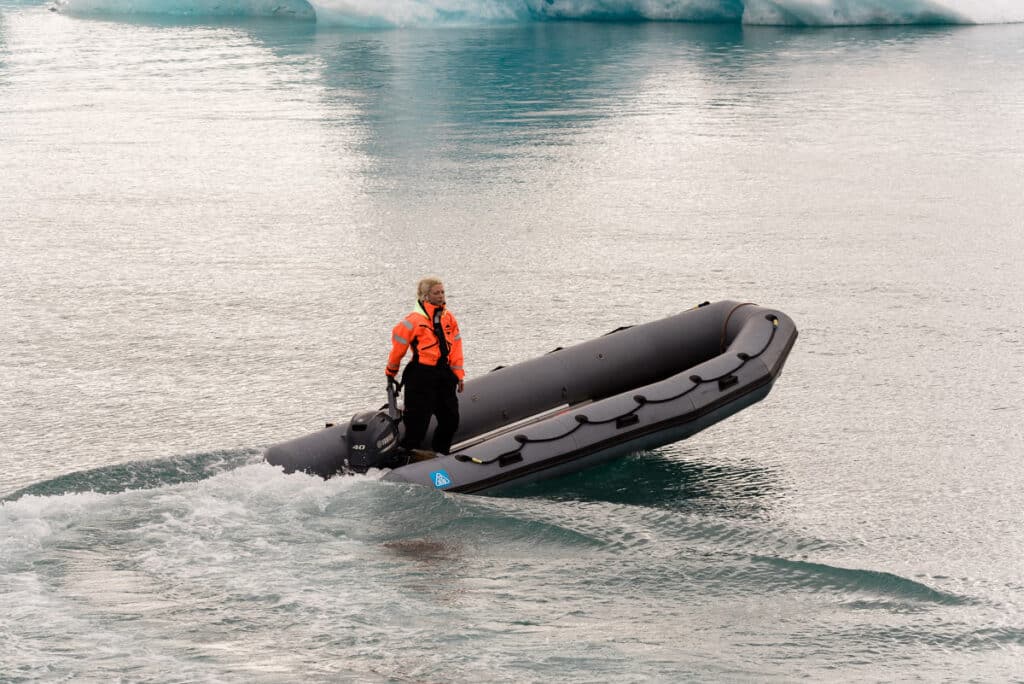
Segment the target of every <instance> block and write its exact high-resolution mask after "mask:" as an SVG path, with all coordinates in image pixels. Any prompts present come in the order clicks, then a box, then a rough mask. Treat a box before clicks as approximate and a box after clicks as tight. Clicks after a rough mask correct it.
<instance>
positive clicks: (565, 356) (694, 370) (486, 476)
mask: <svg viewBox="0 0 1024 684" xmlns="http://www.w3.org/2000/svg"><path fill="white" fill-rule="evenodd" d="M796 337H797V329H796V326H795V325H794V324H793V321H792V320H790V318H789V317H788V316H786V315H785V314H783V313H781V312H780V311H778V310H776V309H770V308H765V307H761V306H758V305H755V304H749V303H741V302H735V301H721V302H716V303H714V304H710V303H707V302H705V303H704V304H701V305H700V306H698V307H695V308H693V309H690V310H688V311H684V312H682V313H680V314H676V315H674V316H670V317H668V318H664V319H662V320H659V321H654V322H651V323H645V324H643V325H637V326H631V327H624V328H618V329H616V330H613V331H611V332H610V333H608V334H606V335H604V336H602V337H599V338H597V339H595V340H591V341H589V342H584V343H582V344H578V345H575V346H572V347H568V348H564V349H563V348H561V347H559V348H556V349H554V350H552V351H550V352H548V353H547V354H545V355H543V356H540V357H538V358H535V359H531V360H529V361H524V362H522V363H518V364H515V365H512V366H507V367H500V366H499V367H498V368H495V369H494V370H493V371H491V372H490V373H487V374H485V375H483V376H480V377H477V378H474V379H472V380H469V381H467V382H466V384H465V391H464V392H463V393H462V394H460V395H459V411H460V415H461V418H460V423H459V431H458V432H457V433H456V435H455V442H454V445H453V447H452V453H451V454H450V455H447V456H439V457H437V458H433V459H430V460H426V461H419V462H411V463H409V462H407V459H408V456H407V455H406V456H400V455H399V456H396V455H395V454H397V450H393V447H394V443H395V442H397V439H398V438H399V435H398V432H397V431H398V430H400V429H401V426H400V424H399V425H392V424H391V423H390V422H389V421H390V419H389V418H388V417H387V411H386V410H385V409H381V410H378V411H367V412H364V413H359V414H356V416H354V417H353V419H352V420H350V421H349V422H348V423H345V424H341V425H328V426H327V427H326V428H325V429H323V430H320V431H319V432H316V433H313V434H311V435H307V436H305V437H300V438H298V439H293V440H290V441H288V442H283V443H281V444H277V445H274V446H272V447H270V448H269V449H268V450H267V453H266V460H267V461H268V462H269V463H271V464H273V465H279V466H282V467H283V468H284V470H285V471H286V472H292V471H296V470H301V471H305V472H309V473H315V474H318V475H321V476H323V477H330V476H332V475H335V474H338V473H341V472H346V471H350V470H360V469H365V466H366V464H367V463H369V462H370V461H367V460H366V459H365V458H364V454H370V453H374V452H375V451H381V452H388V453H389V454H390V455H389V456H387V459H391V460H387V459H385V460H384V461H382V462H383V463H387V464H388V465H391V466H392V467H391V469H390V470H389V471H388V472H387V473H386V474H385V475H384V479H385V480H392V481H399V482H412V483H416V484H424V485H427V486H430V487H435V488H437V489H443V490H445V491H453V492H473V493H491V492H496V491H499V490H501V489H503V488H506V487H509V486H512V485H519V484H524V483H526V482H531V481H535V480H541V479H547V478H550V477H555V476H558V475H562V474H566V473H570V472H574V471H577V470H580V469H582V468H586V467H590V466H592V465H595V464H597V463H601V462H603V461H607V460H609V459H612V458H617V457H619V456H622V455H625V454H628V453H631V452H634V451H639V450H644V449H653V448H655V447H659V446H663V445H665V444H669V443H671V442H676V441H679V440H682V439H685V438H687V437H689V436H690V435H693V434H694V433H696V432H699V431H700V430H703V429H704V428H706V427H708V426H709V425H713V424H714V423H717V422H718V421H720V420H722V419H723V418H726V417H728V416H730V415H732V414H734V413H736V412H737V411H740V410H742V409H743V408H746V407H747V406H750V405H751V404H753V403H755V402H757V401H760V400H761V399H763V398H764V397H765V396H767V394H768V392H769V391H770V390H771V387H772V385H773V384H774V382H775V380H776V379H777V378H778V376H779V374H780V373H781V372H782V367H783V365H784V364H785V362H786V358H787V357H788V355H789V352H790V349H792V347H793V344H794V342H795V341H796ZM385 408H386V407H385ZM396 428H397V430H396ZM432 430H433V425H432V426H431V430H430V431H428V434H427V437H426V438H425V440H424V442H425V443H426V444H429V443H430V435H431V432H432ZM395 459H397V460H395ZM403 459H405V460H403ZM360 465H362V466H363V468H360V467H359V466H360Z"/></svg>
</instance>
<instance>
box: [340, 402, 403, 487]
mask: <svg viewBox="0 0 1024 684" xmlns="http://www.w3.org/2000/svg"><path fill="white" fill-rule="evenodd" d="M399 437H400V433H399V429H398V422H397V421H396V420H395V419H394V418H392V417H391V416H389V415H388V414H387V412H386V411H383V410H381V411H364V412H363V413H357V414H356V415H354V416H352V421H351V422H350V423H349V425H348V430H347V431H346V433H345V441H346V442H347V444H348V458H347V459H345V467H346V468H348V469H349V470H351V471H354V472H357V473H365V472H366V471H367V470H369V469H370V468H394V467H396V466H398V465H404V464H405V460H406V459H405V458H404V457H403V456H402V454H401V453H400V450H399V449H398V440H399Z"/></svg>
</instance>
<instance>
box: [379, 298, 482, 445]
mask: <svg viewBox="0 0 1024 684" xmlns="http://www.w3.org/2000/svg"><path fill="white" fill-rule="evenodd" d="M445 303H446V300H445V296H444V283H442V282H441V281H440V280H439V279H438V278H424V279H422V280H421V281H420V282H419V285H418V286H417V288H416V308H415V309H414V310H413V311H412V313H410V314H409V315H408V316H406V317H405V318H403V319H402V320H401V321H399V323H398V325H396V326H395V327H394V329H393V330H392V331H391V354H389V355H388V364H387V367H386V368H385V370H384V373H385V374H386V375H387V376H388V377H389V378H394V377H396V376H397V375H398V369H399V367H400V365H401V363H402V357H403V356H405V352H406V351H408V350H409V348H410V347H411V348H412V361H410V362H409V363H408V365H406V367H405V372H403V373H402V386H403V387H404V388H405V413H404V417H403V420H404V422H405V437H404V438H403V439H402V444H401V446H402V447H403V448H405V449H408V450H410V451H411V450H413V449H417V448H418V447H419V445H420V442H422V441H423V437H424V436H425V435H426V434H427V427H428V426H429V425H430V417H431V416H432V415H433V416H437V427H436V428H435V429H434V437H433V440H431V446H432V448H433V450H434V451H435V452H437V453H440V454H447V453H448V452H449V451H450V450H451V447H452V438H453V437H454V436H455V431H456V430H457V429H458V427H459V399H458V397H456V396H455V392H456V390H458V391H459V392H462V389H463V380H464V378H465V376H466V373H465V371H464V370H463V369H462V335H460V334H459V324H458V322H456V320H455V316H454V315H453V314H452V312H451V311H449V310H448V309H447V308H445Z"/></svg>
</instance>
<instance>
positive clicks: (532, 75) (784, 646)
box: [0, 2, 1024, 682]
mask: <svg viewBox="0 0 1024 684" xmlns="http://www.w3.org/2000/svg"><path fill="white" fill-rule="evenodd" d="M47 10H48V8H47V7H45V6H42V5H37V4H31V3H29V4H17V3H14V4H12V3H10V2H4V3H2V4H0V254H2V268H0V498H2V503H0V603H2V605H3V610H2V611H0V680H3V681H20V680H36V679H42V680H50V679H53V680H63V679H76V680H86V681H88V680H96V681H108V680H122V681H159V682H168V681H197V680H198V681H266V682H279V681H310V680H313V681H339V680H340V681H407V680H408V681H516V682H520V681H542V680H544V681H547V680H559V681H611V680H615V681H675V680H680V679H691V680H729V681H736V680H739V681H765V680H771V681H774V680H791V679H798V678H805V677H807V678H812V679H813V680H819V681H820V680H836V679H841V680H869V681H872V680H887V681H888V680H906V679H922V680H929V681H937V680H947V681H968V680H971V681H1008V680H1016V681H1021V680H1022V679H1024V572H1022V566H1024V564H1022V562H1021V559H1022V557H1024V532H1022V531H1021V528H1022V525H1021V523H1022V517H1024V515H1022V512H1024V486H1022V484H1024V465H1022V463H1021V456H1022V454H1024V430H1022V427H1021V426H1022V424H1024V398H1022V397H1024V344H1022V328H1024V296H1022V295H1021V287H1022V280H1024V278H1022V276H1024V265H1022V263H1021V254H1022V253H1024V231H1022V228H1024V192H1022V187H1024V183H1022V179H1024V69H1022V66H1024V25H981V26H902V27H888V28H886V27H860V28H856V27H854V28H827V29H820V28H812V29H808V28H796V27H763V26H750V25H742V24H740V23H738V22H734V23H725V24H706V25H705V24H688V23H644V22H639V23H638V22H624V21H604V22H596V23H591V22H586V21H558V22H549V21H538V20H536V17H534V18H533V20H521V21H511V22H501V23H496V24H486V25H475V26H462V27H458V26H442V27H438V26H434V27H430V26H418V27H417V26H405V27H400V28H397V29H390V30H367V29H354V28H346V27H338V26H334V27H331V26H325V25H318V24H317V23H314V22H307V21H295V20H269V19H254V18H246V17H239V16H234V17H220V18H210V17H207V18H205V19H204V18H202V17H199V18H193V19H187V20H186V19H181V18H177V19H175V18H166V17H165V18H159V17H148V18H147V17H140V16H134V15H133V16H124V15H117V14H104V15H96V14H91V13H81V12H79V13H76V12H70V11H60V12H51V11H47ZM428 273H436V274H439V275H441V276H442V277H443V278H444V279H445V282H446V285H447V290H448V296H449V305H450V306H451V308H452V309H453V310H454V311H455V313H456V314H457V315H458V317H459V321H460V324H461V326H462V329H463V335H464V337H465V344H466V360H467V364H466V365H467V371H468V375H469V377H473V376H474V375H479V374H482V373H485V372H487V371H488V370H490V369H491V368H493V367H494V366H497V365H500V364H507V363H510V362H515V361H521V360H525V359H528V358H531V357H533V356H535V355H537V354H540V353H543V352H546V351H548V350H550V349H552V348H554V347H555V346H559V345H563V346H565V345H569V344H572V343H577V342H581V341H584V340H587V339H590V338H593V337H595V336H598V335H600V334H603V333H605V332H607V331H609V330H611V329H613V328H616V327H618V326H620V325H627V324H633V323H642V322H646V321H649V320H654V319H657V318H660V317H662V316H665V315H668V314H671V313H675V312H678V311H680V310H682V309H686V308H689V307H691V306H693V305H695V304H697V303H699V302H701V301H704V300H718V299H727V298H728V299H738V300H743V301H754V302H757V303H760V304H764V305H767V306H772V307H778V308H779V309H780V310H781V311H784V312H785V313H787V314H788V315H790V316H791V317H792V318H793V319H794V320H795V322H796V324H797V326H798V327H799V328H800V331H801V336H800V339H799V340H798V342H797V344H796V346H795V347H794V350H793V353H792V355H791V356H790V359H789V362H788V364H787V366H786V369H785V372H784V373H783V375H782V377H781V378H780V379H779V381H778V383H777V385H776V387H775V389H774V391H773V392H772V394H771V395H770V396H769V397H768V398H767V399H766V400H765V401H764V402H762V403H760V404H758V405H755V406H753V407H751V408H750V409H748V410H746V411H744V412H742V413H740V414H739V415H737V416H735V417H734V418H732V419H730V420H728V421H725V422H723V423H720V424H718V425H716V426H714V427H712V428H711V429H709V430H707V431H705V432H703V433H701V434H699V435H697V436H695V437H693V438H691V439H690V440H687V441H685V442H682V443H678V444H675V445H672V446H669V447H665V448H662V449H658V450H656V451H653V452H648V453H641V454H636V455H635V456H631V457H628V458H625V459H622V460H619V461H616V462H613V463H610V464H607V465H605V466H602V467H599V468H595V469H592V470H589V471H585V472H582V473H578V474H576V475H573V476H569V477H566V478H562V479H560V480H553V481H549V482H545V483H541V484H538V485H534V486H531V487H529V488H523V489H522V490H521V491H519V492H516V493H514V495H512V496H504V497H477V496H468V495H467V496H463V495H452V494H445V493H443V492H440V491H433V490H428V489H426V488H418V487H412V486H397V485H393V484H386V483H383V482H380V481H378V480H376V479H374V478H373V477H371V476H360V477H351V478H336V479H332V480H329V481H323V480H319V479H316V478H312V477H307V476H304V475H284V474H283V473H281V472H280V471H279V470H277V469H275V468H272V467H270V466H268V465H266V464H265V463H262V462H261V461H262V459H261V453H262V449H263V447H265V446H266V445H268V444H271V443H273V442H276V441H280V440H283V439H287V438H291V437H295V436H298V435H301V434H304V433H307V432H311V431H313V430H315V429H317V428H319V427H320V426H322V424H323V423H324V422H325V421H326V420H338V419H342V420H343V419H346V418H347V417H348V416H350V415H351V414H352V413H354V412H356V411H358V410H363V409H365V408H368V407H375V406H378V405H380V403H381V402H382V401H383V396H384V389H383V388H384V383H383V372H382V371H383V367H384V363H385V358H386V353H387V348H388V335H389V331H390V328H391V326H392V325H394V323H395V322H396V321H397V320H398V319H399V318H400V317H402V316H403V315H404V314H405V313H406V312H407V311H408V310H409V309H410V307H411V305H412V295H413V288H414V285H415V281H416V280H417V279H418V278H419V277H420V276H421V275H424V274H428Z"/></svg>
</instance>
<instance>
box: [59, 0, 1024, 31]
mask: <svg viewBox="0 0 1024 684" xmlns="http://www.w3.org/2000/svg"><path fill="white" fill-rule="evenodd" d="M56 7H58V8H60V9H62V10H64V11H67V12H71V13H76V14H156V15H167V16H192V17H201V16H238V17H271V16H286V17H292V18H297V19H307V20H316V21H317V22H318V23H321V24H325V25H332V26H352V27H366V28H387V27H413V26H452V25H480V24H495V23H521V22H529V21H546V20H563V21H564V20H572V21H623V22H625V21H680V22H723V23H744V24H750V25H772V26H866V25H913V24H993V23H1016V22H1022V21H1024V3H1021V2H1020V1H1019V0H386V1H385V0H57V5H56Z"/></svg>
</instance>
